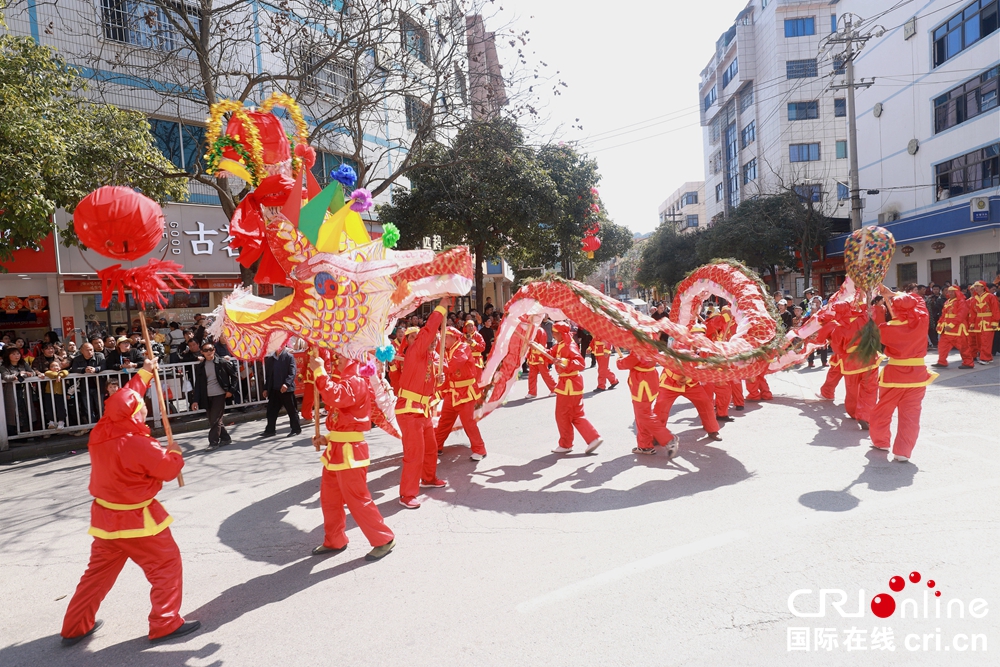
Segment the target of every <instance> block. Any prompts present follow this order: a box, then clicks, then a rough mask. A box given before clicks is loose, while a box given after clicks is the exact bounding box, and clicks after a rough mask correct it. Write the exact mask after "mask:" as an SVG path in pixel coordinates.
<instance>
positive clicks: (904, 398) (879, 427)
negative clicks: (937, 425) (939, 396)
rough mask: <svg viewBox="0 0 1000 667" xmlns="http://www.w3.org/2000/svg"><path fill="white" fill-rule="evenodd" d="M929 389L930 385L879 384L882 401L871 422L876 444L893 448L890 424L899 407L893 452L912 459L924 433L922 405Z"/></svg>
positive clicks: (877, 405)
mask: <svg viewBox="0 0 1000 667" xmlns="http://www.w3.org/2000/svg"><path fill="white" fill-rule="evenodd" d="M926 391H927V387H879V388H878V403H877V404H876V405H875V410H874V411H873V412H872V420H871V424H870V425H869V428H870V429H871V430H870V433H871V438H872V444H873V445H875V446H876V447H881V448H882V449H889V440H890V438H891V437H892V434H891V432H890V431H889V425H890V424H891V423H892V413H893V412H896V411H897V410H898V411H899V414H898V416H897V424H896V443H895V445H894V446H893V447H892V453H893V454H898V455H900V456H905V457H907V458H909V457H910V455H911V454H912V453H913V447H914V445H916V444H917V436H918V435H919V434H920V408H921V405H922V403H923V401H924V393H926Z"/></svg>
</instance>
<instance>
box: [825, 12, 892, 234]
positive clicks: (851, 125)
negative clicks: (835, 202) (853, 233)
mask: <svg viewBox="0 0 1000 667" xmlns="http://www.w3.org/2000/svg"><path fill="white" fill-rule="evenodd" d="M853 18H854V16H853V14H844V16H843V19H844V32H843V33H837V34H836V35H835V36H833V37H831V38H829V39H828V40H827V43H828V44H844V45H845V47H846V48H845V49H844V56H843V57H844V70H845V74H846V77H847V81H845V83H844V85H841V86H830V88H831V89H832V90H842V89H845V88H846V89H847V142H848V149H847V152H848V157H849V158H850V160H851V167H850V168H851V173H850V183H851V229H852V230H856V229H861V185H860V182H859V176H858V119H857V113H856V108H855V105H854V89H855V88H868V87H870V86H871V85H872V84H874V83H875V79H874V78H873V79H872V80H871V81H868V82H866V81H865V80H864V79H862V80H861V81H860V82H857V83H855V81H854V56H855V55H856V54H857V52H858V51H860V50H861V47H863V46H864V45H865V43H866V42H867V41H868V40H869V39H871V38H872V37H876V36H878V37H880V36H882V34H884V33H885V28H881V27H879V31H878V32H869V33H867V34H865V35H859V34H857V33H855V32H854V22H853V20H852V19H853ZM855 42H857V43H858V44H859V47H858V51H855V50H854V45H855Z"/></svg>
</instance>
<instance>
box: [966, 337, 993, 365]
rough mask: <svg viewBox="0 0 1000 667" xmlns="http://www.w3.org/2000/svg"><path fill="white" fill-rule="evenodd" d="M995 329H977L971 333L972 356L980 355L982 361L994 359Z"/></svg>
mask: <svg viewBox="0 0 1000 667" xmlns="http://www.w3.org/2000/svg"><path fill="white" fill-rule="evenodd" d="M993 333H994V332H993V331H977V332H976V333H974V334H969V339H970V343H969V347H970V348H972V349H971V354H972V356H976V354H978V355H979V360H980V361H993Z"/></svg>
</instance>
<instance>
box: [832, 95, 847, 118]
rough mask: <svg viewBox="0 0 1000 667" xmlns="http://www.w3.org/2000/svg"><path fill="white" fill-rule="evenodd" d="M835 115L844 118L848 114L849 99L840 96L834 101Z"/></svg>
mask: <svg viewBox="0 0 1000 667" xmlns="http://www.w3.org/2000/svg"><path fill="white" fill-rule="evenodd" d="M833 115H834V117H836V118H843V117H844V116H846V115H847V100H845V99H844V98H843V97H838V98H836V99H835V100H834V101H833Z"/></svg>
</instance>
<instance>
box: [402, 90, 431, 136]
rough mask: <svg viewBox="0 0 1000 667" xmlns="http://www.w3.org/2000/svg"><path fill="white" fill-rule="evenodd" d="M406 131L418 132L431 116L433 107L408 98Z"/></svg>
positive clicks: (406, 101) (406, 104)
mask: <svg viewBox="0 0 1000 667" xmlns="http://www.w3.org/2000/svg"><path fill="white" fill-rule="evenodd" d="M405 106H406V129H407V130H417V129H418V128H420V126H421V125H423V124H424V123H425V122H426V121H427V120H428V118H430V115H431V107H430V105H428V104H424V103H423V102H421V101H420V100H418V99H417V98H416V97H412V96H410V95H407V96H406V100H405Z"/></svg>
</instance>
